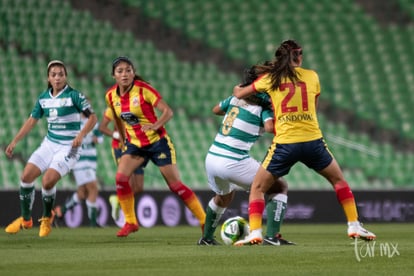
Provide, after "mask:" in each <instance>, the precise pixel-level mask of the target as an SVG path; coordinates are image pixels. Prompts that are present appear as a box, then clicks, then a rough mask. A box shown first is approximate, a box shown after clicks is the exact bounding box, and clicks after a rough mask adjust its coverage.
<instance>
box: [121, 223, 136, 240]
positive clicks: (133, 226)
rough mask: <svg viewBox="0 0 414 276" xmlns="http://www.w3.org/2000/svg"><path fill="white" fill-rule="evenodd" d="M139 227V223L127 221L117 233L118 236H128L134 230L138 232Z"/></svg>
mask: <svg viewBox="0 0 414 276" xmlns="http://www.w3.org/2000/svg"><path fill="white" fill-rule="evenodd" d="M138 229H139V226H138V224H131V223H125V224H124V226H123V227H122V228H121V230H119V231H118V233H116V236H117V237H127V236H128V235H129V234H131V233H133V232H137V231H138Z"/></svg>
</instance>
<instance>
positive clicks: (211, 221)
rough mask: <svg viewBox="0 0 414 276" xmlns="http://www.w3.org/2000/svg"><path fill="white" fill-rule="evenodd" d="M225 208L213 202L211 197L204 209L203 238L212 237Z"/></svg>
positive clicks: (208, 238)
mask: <svg viewBox="0 0 414 276" xmlns="http://www.w3.org/2000/svg"><path fill="white" fill-rule="evenodd" d="M225 210H226V208H221V207H219V206H217V205H216V204H215V203H214V199H211V200H210V202H209V203H208V206H207V209H206V222H205V224H204V235H203V238H204V239H206V240H213V239H214V232H215V231H216V228H217V225H218V223H219V221H220V218H221V216H222V215H223V213H224V211H225Z"/></svg>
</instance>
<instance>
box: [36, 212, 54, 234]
mask: <svg viewBox="0 0 414 276" xmlns="http://www.w3.org/2000/svg"><path fill="white" fill-rule="evenodd" d="M53 220H54V215H53V214H52V217H42V218H41V219H39V222H40V230H39V237H41V238H43V237H47V236H49V234H50V231H52V223H53Z"/></svg>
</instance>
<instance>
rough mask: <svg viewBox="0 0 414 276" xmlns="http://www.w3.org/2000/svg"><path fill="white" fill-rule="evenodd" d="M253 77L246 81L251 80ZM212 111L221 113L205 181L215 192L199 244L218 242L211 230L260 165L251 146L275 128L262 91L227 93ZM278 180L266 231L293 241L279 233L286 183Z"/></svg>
mask: <svg viewBox="0 0 414 276" xmlns="http://www.w3.org/2000/svg"><path fill="white" fill-rule="evenodd" d="M256 77H257V76H253V79H249V80H246V81H247V82H250V83H251V82H252V81H253V80H254V79H256ZM246 81H245V83H246ZM213 113H215V114H216V115H224V118H223V121H222V124H221V126H220V129H219V131H218V133H217V135H216V137H215V139H214V142H213V144H212V145H211V146H210V149H209V150H208V154H207V156H206V160H205V166H206V172H207V178H208V184H209V186H210V188H211V189H212V190H213V191H214V192H215V194H216V195H215V196H214V197H213V198H212V199H211V200H210V201H209V203H208V206H207V208H206V221H205V225H204V233H203V237H201V239H200V240H199V241H198V244H199V245H217V244H218V242H217V241H216V240H215V239H214V232H215V230H216V228H217V226H218V223H219V221H220V219H221V217H222V215H223V214H224V212H225V210H226V209H227V207H228V206H229V205H230V203H231V201H232V200H233V198H234V193H235V190H237V189H239V190H240V189H242V190H245V191H249V190H250V186H251V184H252V182H253V179H254V176H255V175H256V172H257V171H258V169H259V167H260V163H259V162H258V161H257V160H255V159H254V158H252V157H251V156H250V155H249V152H250V149H251V147H252V146H253V144H254V143H255V142H256V141H257V140H258V139H259V137H260V136H261V135H262V134H263V133H264V132H265V131H266V132H269V133H273V129H274V128H273V111H272V109H271V106H270V99H269V97H268V96H267V95H265V94H262V93H261V94H256V95H253V96H251V97H249V98H246V99H238V98H236V97H234V96H230V97H228V98H227V99H225V100H223V101H221V102H220V103H219V104H217V105H216V106H215V107H214V108H213ZM279 182H280V184H279V185H280V187H282V189H280V190H276V191H269V193H268V198H269V201H268V203H267V206H266V210H267V212H268V224H267V226H268V227H267V230H268V233H267V234H268V235H270V236H271V237H274V236H276V235H279V236H278V238H277V242H279V245H280V244H282V243H283V244H292V243H291V242H289V241H286V240H284V239H282V238H281V236H280V234H279V230H280V225H281V223H282V221H283V217H284V214H285V210H286V206H287V183H286V181H285V180H284V179H280V180H279Z"/></svg>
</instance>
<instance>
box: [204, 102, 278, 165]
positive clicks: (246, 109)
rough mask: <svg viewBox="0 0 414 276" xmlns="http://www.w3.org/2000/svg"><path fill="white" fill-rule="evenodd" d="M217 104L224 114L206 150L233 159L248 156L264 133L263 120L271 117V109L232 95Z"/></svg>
mask: <svg viewBox="0 0 414 276" xmlns="http://www.w3.org/2000/svg"><path fill="white" fill-rule="evenodd" d="M219 105H220V108H221V110H223V111H225V112H226V114H225V115H224V118H223V121H222V124H221V127H220V129H219V131H218V133H217V135H216V137H215V139H214V142H213V144H212V145H211V147H210V149H209V151H208V152H209V153H211V154H214V155H218V156H222V157H226V158H230V159H234V160H242V159H245V158H248V157H249V151H250V149H251V147H252V146H253V144H254V143H255V142H256V141H257V139H259V137H260V136H261V135H263V133H264V128H263V127H264V122H265V121H267V120H270V119H272V118H273V112H272V110H270V109H263V107H261V106H259V105H254V104H249V103H248V102H246V101H245V100H241V99H238V98H236V97H234V96H231V97H229V98H227V99H225V100H223V101H221V102H220V104H219Z"/></svg>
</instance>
